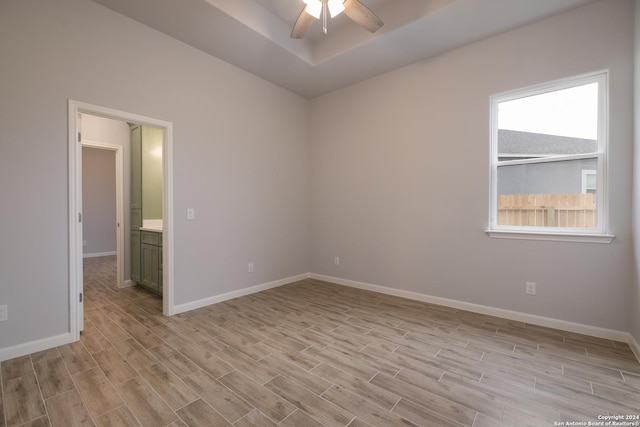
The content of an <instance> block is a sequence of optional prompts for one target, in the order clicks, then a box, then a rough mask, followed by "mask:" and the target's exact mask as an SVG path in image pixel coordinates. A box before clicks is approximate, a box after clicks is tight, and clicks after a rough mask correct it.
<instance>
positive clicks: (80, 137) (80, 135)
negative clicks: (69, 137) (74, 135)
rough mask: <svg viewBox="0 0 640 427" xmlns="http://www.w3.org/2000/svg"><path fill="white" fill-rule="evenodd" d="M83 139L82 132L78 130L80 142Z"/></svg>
mask: <svg viewBox="0 0 640 427" xmlns="http://www.w3.org/2000/svg"><path fill="white" fill-rule="evenodd" d="M80 141H82V133H80V132H78V142H80Z"/></svg>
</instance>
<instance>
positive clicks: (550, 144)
mask: <svg viewBox="0 0 640 427" xmlns="http://www.w3.org/2000/svg"><path fill="white" fill-rule="evenodd" d="M597 150H598V141H596V140H593V139H582V138H571V137H567V136H557V135H546V134H542V133H531V132H520V131H515V130H506V129H498V155H499V156H500V157H508V156H510V155H523V154H531V155H541V156H544V155H549V154H583V153H595V152H596V151H597Z"/></svg>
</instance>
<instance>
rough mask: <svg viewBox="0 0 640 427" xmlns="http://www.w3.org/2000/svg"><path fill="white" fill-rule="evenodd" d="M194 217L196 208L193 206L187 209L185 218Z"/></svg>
mask: <svg viewBox="0 0 640 427" xmlns="http://www.w3.org/2000/svg"><path fill="white" fill-rule="evenodd" d="M195 217H196V210H195V209H193V208H188V209H187V219H194V218H195Z"/></svg>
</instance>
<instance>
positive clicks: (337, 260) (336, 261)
mask: <svg viewBox="0 0 640 427" xmlns="http://www.w3.org/2000/svg"><path fill="white" fill-rule="evenodd" d="M333 263H334V264H335V265H340V257H339V256H336V257H333Z"/></svg>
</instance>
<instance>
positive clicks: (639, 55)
mask: <svg viewBox="0 0 640 427" xmlns="http://www.w3.org/2000/svg"><path fill="white" fill-rule="evenodd" d="M635 6H636V10H635V23H636V32H635V42H636V43H635V52H634V53H635V55H634V58H635V73H634V77H635V87H634V104H635V110H634V111H635V113H634V130H635V135H634V146H633V147H634V152H633V160H634V164H635V165H640V0H636V2H635ZM633 234H634V235H633V256H634V280H633V282H632V285H631V295H630V298H629V311H630V313H631V316H630V329H631V334H632V335H633V336H634V338H635V340H636V342H638V343H640V167H638V166H636V167H634V169H633Z"/></svg>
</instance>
